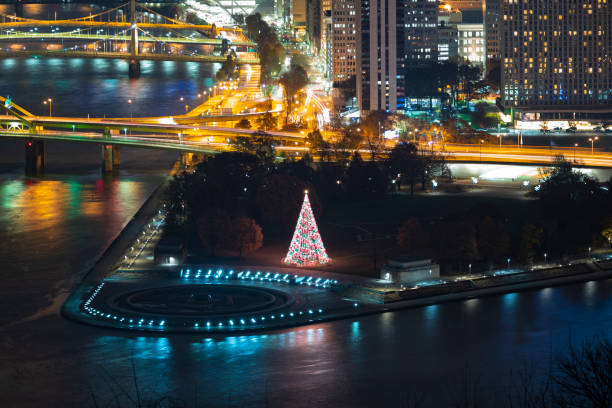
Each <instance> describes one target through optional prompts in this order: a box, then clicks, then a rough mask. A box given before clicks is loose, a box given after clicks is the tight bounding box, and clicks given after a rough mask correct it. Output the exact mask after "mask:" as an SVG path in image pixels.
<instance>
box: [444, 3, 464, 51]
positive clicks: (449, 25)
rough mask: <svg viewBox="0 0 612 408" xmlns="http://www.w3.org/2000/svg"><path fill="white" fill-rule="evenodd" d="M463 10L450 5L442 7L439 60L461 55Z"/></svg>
mask: <svg viewBox="0 0 612 408" xmlns="http://www.w3.org/2000/svg"><path fill="white" fill-rule="evenodd" d="M461 19H462V15H461V11H459V10H455V9H451V8H450V7H448V8H447V7H443V8H440V13H439V14H438V61H447V60H449V59H451V58H454V57H457V56H459V30H458V29H457V24H461Z"/></svg>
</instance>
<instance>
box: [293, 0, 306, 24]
mask: <svg viewBox="0 0 612 408" xmlns="http://www.w3.org/2000/svg"><path fill="white" fill-rule="evenodd" d="M289 1H291V2H292V3H293V5H292V9H291V11H292V13H293V14H292V19H293V25H294V26H306V0H289Z"/></svg>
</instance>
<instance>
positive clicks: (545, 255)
mask: <svg viewBox="0 0 612 408" xmlns="http://www.w3.org/2000/svg"><path fill="white" fill-rule="evenodd" d="M547 256H548V254H547V253H546V252H544V263H546V257H547Z"/></svg>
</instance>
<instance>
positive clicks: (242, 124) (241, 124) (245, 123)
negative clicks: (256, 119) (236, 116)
mask: <svg viewBox="0 0 612 408" xmlns="http://www.w3.org/2000/svg"><path fill="white" fill-rule="evenodd" d="M236 127H237V128H240V129H250V128H251V122H250V121H249V120H248V119H240V120H239V121H238V123H236Z"/></svg>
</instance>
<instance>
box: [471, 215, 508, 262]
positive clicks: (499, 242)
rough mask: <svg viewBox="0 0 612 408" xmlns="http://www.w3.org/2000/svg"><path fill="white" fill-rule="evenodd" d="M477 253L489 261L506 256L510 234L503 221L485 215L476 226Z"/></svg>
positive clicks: (498, 259)
mask: <svg viewBox="0 0 612 408" xmlns="http://www.w3.org/2000/svg"><path fill="white" fill-rule="evenodd" d="M477 244H478V253H479V254H480V256H481V258H482V259H483V260H484V261H486V262H489V263H493V262H495V261H500V260H501V259H502V258H504V259H505V258H506V257H507V256H508V254H509V249H510V236H509V235H508V231H507V229H506V226H505V225H504V223H503V222H501V221H499V220H497V219H494V218H493V217H488V216H485V217H484V218H483V219H482V220H481V221H480V223H479V224H478V228H477Z"/></svg>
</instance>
